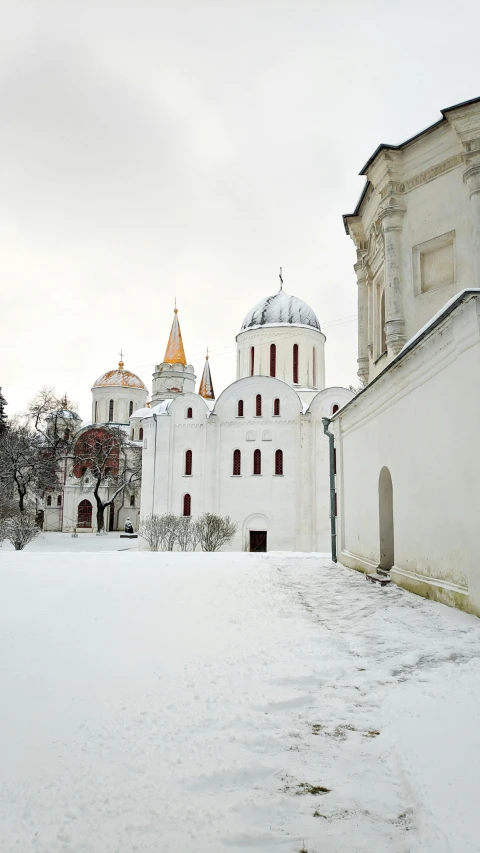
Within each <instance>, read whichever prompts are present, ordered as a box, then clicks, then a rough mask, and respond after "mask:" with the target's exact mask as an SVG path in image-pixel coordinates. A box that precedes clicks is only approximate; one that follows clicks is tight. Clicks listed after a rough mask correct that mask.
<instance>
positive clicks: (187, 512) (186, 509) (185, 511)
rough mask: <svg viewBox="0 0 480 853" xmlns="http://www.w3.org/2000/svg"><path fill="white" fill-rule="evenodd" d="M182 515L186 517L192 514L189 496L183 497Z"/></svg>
mask: <svg viewBox="0 0 480 853" xmlns="http://www.w3.org/2000/svg"><path fill="white" fill-rule="evenodd" d="M183 514H184V515H187V516H189V515H191V514H192V497H191V495H188V494H187V495H184V496H183Z"/></svg>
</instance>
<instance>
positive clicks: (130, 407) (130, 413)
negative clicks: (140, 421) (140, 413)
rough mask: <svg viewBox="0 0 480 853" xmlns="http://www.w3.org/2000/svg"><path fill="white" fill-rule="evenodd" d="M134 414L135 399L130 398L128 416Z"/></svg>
mask: <svg viewBox="0 0 480 853" xmlns="http://www.w3.org/2000/svg"><path fill="white" fill-rule="evenodd" d="M132 414H133V400H130V402H129V404H128V417H131V415H132Z"/></svg>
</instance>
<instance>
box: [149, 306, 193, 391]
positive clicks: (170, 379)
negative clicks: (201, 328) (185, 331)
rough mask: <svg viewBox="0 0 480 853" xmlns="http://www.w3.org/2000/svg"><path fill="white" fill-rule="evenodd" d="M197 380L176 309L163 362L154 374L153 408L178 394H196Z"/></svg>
mask: <svg viewBox="0 0 480 853" xmlns="http://www.w3.org/2000/svg"><path fill="white" fill-rule="evenodd" d="M195 379H196V376H195V374H194V372H193V366H192V365H191V364H187V359H186V357H185V350H184V348H183V340H182V332H181V329H180V323H179V321H178V308H177V307H175V311H174V314H173V323H172V328H171V329H170V337H169V338H168V343H167V349H166V350H165V356H164V359H163V362H162V363H161V364H157V365H156V366H155V373H154V374H153V383H152V406H156V405H157V403H161V401H162V400H169V399H170V398H171V397H176V396H177V395H178V394H185V393H186V392H188V391H192V392H195Z"/></svg>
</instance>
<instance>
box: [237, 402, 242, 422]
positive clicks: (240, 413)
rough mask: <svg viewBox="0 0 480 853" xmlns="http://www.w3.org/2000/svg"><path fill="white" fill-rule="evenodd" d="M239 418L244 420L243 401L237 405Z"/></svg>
mask: <svg viewBox="0 0 480 853" xmlns="http://www.w3.org/2000/svg"><path fill="white" fill-rule="evenodd" d="M237 418H243V400H239V401H238V403H237Z"/></svg>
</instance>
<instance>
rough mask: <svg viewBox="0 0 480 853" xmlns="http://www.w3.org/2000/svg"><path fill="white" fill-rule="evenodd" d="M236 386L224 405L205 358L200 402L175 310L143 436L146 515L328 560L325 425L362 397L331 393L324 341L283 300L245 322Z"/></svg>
mask: <svg viewBox="0 0 480 853" xmlns="http://www.w3.org/2000/svg"><path fill="white" fill-rule="evenodd" d="M236 343H237V378H236V381H235V382H233V383H232V384H231V385H229V386H228V387H227V388H226V389H225V390H224V391H223V392H222V393H221V394H220V396H219V397H218V399H215V395H214V391H213V382H212V376H211V371H210V365H209V360H208V356H207V360H206V364H205V368H204V372H203V377H202V380H201V383H200V387H199V393H195V375H194V371H193V367H192V365H189V364H188V363H187V359H186V357H185V351H184V346H183V341H182V337H181V331H180V324H179V320H178V313H177V310H176V309H175V315H174V320H173V324H172V330H171V333H170V339H169V341H168V345H167V350H166V353H165V358H164V361H163V363H162V364H159V365H157V366H156V368H155V373H154V377H153V388H152V403H151V406H150V407H149V408H143V409H140V410H139V411H136V412H135V413H134V416H133V418H132V419H131V423H132V426H133V428H134V429H135V430H139V429H140V428H141V429H143V457H142V459H143V465H142V489H141V507H142V509H141V513H142V516H148V515H151V514H152V513H154V514H159V515H161V514H163V513H167V512H171V513H174V514H176V515H186V516H192V517H195V516H198V515H201V514H202V513H204V512H214V513H218V514H221V515H229V516H230V517H231V518H232V519H233V520H234V521H235V522H237V524H238V530H237V534H236V537H235V539H234V540H233V541H232V543H230V545H229V546H228V547H229V548H230V549H232V550H248V551H251V550H254V551H255V550H292V551H295V550H297V551H328V550H329V548H330V520H329V494H330V492H329V463H328V453H329V451H328V442H327V441H326V439H325V435H324V428H323V423H322V417H324V416H327V415H328V416H331V415H332V414H333V413H334V412H335V411H336V410H337V409H338V408H340V407H341V406H342V405H344V404H345V403H346V402H347V401H348V400H350V399H351V397H352V396H353V394H352V392H351V391H350V390H348V389H346V388H325V353H324V347H325V335H324V334H323V332H322V331H321V328H320V323H319V321H318V319H317V317H316V315H315V313H314V312H313V311H312V309H311V308H310V307H309V306H308V305H307V304H306V303H305V302H303V301H302V300H301V299H298V298H296V297H293V296H289V295H288V294H286V293H285V291H284V290H283V289H280V290H279V291H278V292H277V293H275V294H272V295H271V296H268V297H266V298H265V299H262V300H261V302H259V303H258V304H257V305H255V306H254V307H253V308H252V310H251V311H250V312H249V313H248V314H247V316H246V317H245V319H244V322H243V324H242V327H241V330H240V332H239V334H238V335H237V338H236Z"/></svg>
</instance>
